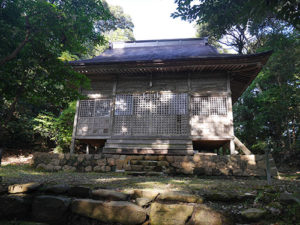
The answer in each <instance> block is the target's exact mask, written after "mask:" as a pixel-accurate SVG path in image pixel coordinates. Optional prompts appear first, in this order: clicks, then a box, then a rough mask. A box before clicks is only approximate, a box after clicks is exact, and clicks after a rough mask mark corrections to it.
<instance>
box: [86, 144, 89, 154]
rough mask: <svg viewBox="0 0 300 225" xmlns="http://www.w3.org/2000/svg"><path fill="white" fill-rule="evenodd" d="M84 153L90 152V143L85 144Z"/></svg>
mask: <svg viewBox="0 0 300 225" xmlns="http://www.w3.org/2000/svg"><path fill="white" fill-rule="evenodd" d="M86 154H87V155H88V154H90V144H86Z"/></svg>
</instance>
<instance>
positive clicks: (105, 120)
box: [76, 99, 111, 136]
mask: <svg viewBox="0 0 300 225" xmlns="http://www.w3.org/2000/svg"><path fill="white" fill-rule="evenodd" d="M110 111H111V100H110V99H105V100H104V99H95V100H82V101H80V102H79V109H78V120H77V130H76V135H77V136H98V135H108V134H109V123H110Z"/></svg>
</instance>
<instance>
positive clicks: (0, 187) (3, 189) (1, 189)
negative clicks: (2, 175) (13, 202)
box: [0, 184, 7, 194]
mask: <svg viewBox="0 0 300 225" xmlns="http://www.w3.org/2000/svg"><path fill="white" fill-rule="evenodd" d="M6 192H7V186H5V185H2V184H0V194H3V193H6Z"/></svg>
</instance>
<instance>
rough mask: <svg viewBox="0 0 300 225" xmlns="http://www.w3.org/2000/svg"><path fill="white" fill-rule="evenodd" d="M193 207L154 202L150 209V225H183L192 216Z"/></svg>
mask: <svg viewBox="0 0 300 225" xmlns="http://www.w3.org/2000/svg"><path fill="white" fill-rule="evenodd" d="M193 210H194V206H192V205H184V204H163V203H158V202H154V203H152V204H151V208H150V224H151V225H184V224H185V223H186V221H187V220H188V218H189V217H190V216H191V215H192V213H193Z"/></svg>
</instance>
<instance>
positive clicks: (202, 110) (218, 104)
mask: <svg viewBox="0 0 300 225" xmlns="http://www.w3.org/2000/svg"><path fill="white" fill-rule="evenodd" d="M227 112H228V107H227V97H202V96H201V97H198V96H197V97H193V98H192V114H193V115H194V116H211V115H217V116H226V115H227Z"/></svg>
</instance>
